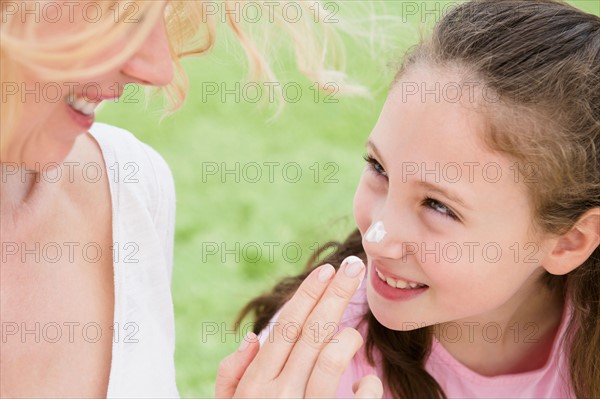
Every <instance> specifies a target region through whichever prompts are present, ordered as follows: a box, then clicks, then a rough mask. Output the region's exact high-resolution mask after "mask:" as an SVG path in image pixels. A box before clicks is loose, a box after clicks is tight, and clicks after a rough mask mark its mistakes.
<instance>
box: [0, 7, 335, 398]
mask: <svg viewBox="0 0 600 399" xmlns="http://www.w3.org/2000/svg"><path fill="white" fill-rule="evenodd" d="M271 3H272V2H271ZM301 3H302V2H301ZM240 5H241V4H240V3H239V2H236V1H229V0H227V1H219V2H215V1H200V0H198V1H176V0H169V1H166V0H160V1H143V0H120V1H92V0H85V1H77V2H74V1H66V0H61V1H51V2H48V1H27V2H24V1H10V0H0V16H1V19H2V23H1V25H0V29H1V31H0V33H1V34H0V64H1V68H0V74H1V82H0V83H1V86H2V104H1V107H0V114H1V117H0V124H1V126H0V131H1V136H0V143H1V145H0V162H1V166H2V183H1V186H0V214H1V217H0V221H1V223H0V236H1V238H2V243H1V244H2V245H1V248H2V249H1V254H2V263H1V268H0V310H1V312H0V318H1V319H2V341H1V343H0V353H1V354H2V355H1V356H0V396H2V397H103V396H111V397H119V398H123V397H145V398H147V397H161V398H165V397H176V396H178V391H177V386H176V382H175V364H174V359H173V352H174V349H175V332H174V320H173V303H172V299H171V272H172V267H173V231H174V224H175V193H174V187H173V179H172V176H171V173H170V170H169V168H168V166H167V165H166V164H165V162H164V160H163V159H162V158H161V157H160V156H159V155H158V154H157V153H156V152H155V151H154V150H152V149H151V148H149V147H148V146H146V145H145V144H143V143H141V142H140V141H138V140H137V139H136V138H135V137H134V136H133V135H131V134H130V133H129V132H126V131H123V130H122V129H119V128H116V127H113V126H107V125H101V124H93V122H94V118H95V109H96V107H98V106H99V104H101V102H102V101H104V100H117V99H118V98H119V97H120V96H121V94H122V92H123V86H124V85H126V84H130V83H133V84H138V85H146V86H154V87H166V90H167V93H168V94H169V95H170V96H169V97H170V99H171V100H172V104H171V105H172V107H173V108H177V106H179V105H181V103H182V101H183V99H184V96H185V90H186V79H185V76H184V74H183V73H182V72H183V70H182V68H181V64H180V61H179V59H180V58H181V57H183V56H186V55H190V54H196V55H200V54H204V53H205V52H206V51H207V50H208V49H210V48H211V47H212V45H213V43H214V40H215V31H216V24H217V22H218V21H219V20H221V21H223V22H226V23H227V25H228V26H229V27H230V28H231V30H232V32H233V34H234V36H235V37H236V38H237V39H239V41H240V43H241V44H242V46H243V48H244V49H245V50H246V53H247V54H248V56H249V63H250V65H252V67H253V71H254V72H255V77H257V76H265V77H270V76H271V75H272V74H271V71H270V69H269V68H268V66H267V64H266V62H265V58H264V57H263V56H262V55H261V53H260V52H259V51H258V50H257V46H256V44H255V42H253V41H252V40H250V37H249V36H248V35H247V29H245V28H244V27H243V24H240V23H238V22H236V21H240V19H239V14H238V15H236V13H235V11H234V12H230V10H236V9H237V10H239V9H240ZM278 5H279V6H283V7H285V6H286V5H289V4H288V3H286V2H278ZM294 5H296V6H300V7H304V8H303V15H304V18H303V19H302V20H301V21H295V22H296V23H290V24H288V23H286V21H285V20H284V18H282V14H281V13H275V14H276V15H275V17H274V18H275V19H274V21H272V22H273V24H274V25H277V26H279V27H281V28H283V31H285V32H287V33H289V34H290V35H291V36H292V37H294V38H297V37H302V39H303V41H302V43H300V41H297V42H295V45H296V46H295V49H296V55H297V57H298V64H299V67H300V68H301V69H302V71H303V72H304V73H306V74H308V75H310V76H311V77H312V78H314V79H315V80H318V81H319V82H321V83H325V82H330V81H331V79H332V77H333V78H335V77H337V78H341V79H342V80H343V77H344V74H340V73H339V71H335V68H331V67H330V66H328V65H327V64H328V62H326V61H327V59H328V58H329V57H328V54H331V53H330V52H329V51H328V46H326V45H322V44H320V43H324V42H328V41H329V42H330V43H331V40H334V37H335V35H334V34H333V30H332V27H331V26H329V27H328V26H327V25H323V24H322V23H323V18H327V16H328V15H327V12H325V10H323V9H318V8H315V5H316V6H317V7H318V6H319V3H316V4H305V3H302V4H300V5H298V4H294ZM253 6H255V7H256V6H260V7H263V10H264V11H268V10H269V9H272V7H273V4H268V2H267V3H264V2H261V3H257V2H253ZM309 7H311V8H309ZM315 9H316V10H318V11H320V12H319V13H318V14H317V15H319V17H318V18H320V20H319V21H318V22H319V23H318V24H317V26H321V27H322V33H323V34H318V35H314V34H313V33H314V32H313V25H314V23H312V22H311V21H314V17H313V15H314V13H312V12H311V10H315ZM217 10H219V12H217ZM278 11H280V10H278ZM266 15H268V14H266ZM328 39H330V40H328ZM334 80H335V79H334ZM249 139H251V138H249ZM109 176H110V178H109Z"/></svg>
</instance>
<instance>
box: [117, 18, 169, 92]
mask: <svg viewBox="0 0 600 399" xmlns="http://www.w3.org/2000/svg"><path fill="white" fill-rule="evenodd" d="M121 71H122V73H124V74H125V75H127V76H128V77H129V78H132V79H134V82H133V83H140V84H145V85H149V86H166V85H167V84H169V83H171V81H172V80H173V61H172V58H171V50H170V46H169V40H168V37H167V32H166V28H165V22H164V18H163V17H162V16H160V17H159V20H158V21H157V22H156V25H155V26H154V28H153V29H152V31H151V32H150V35H149V36H148V37H147V38H146V40H145V41H144V43H143V44H142V46H141V47H140V49H139V50H138V51H137V52H136V53H135V54H134V55H133V56H132V57H131V58H130V59H129V60H128V61H127V63H126V64H125V65H124V66H123V68H122V70H121Z"/></svg>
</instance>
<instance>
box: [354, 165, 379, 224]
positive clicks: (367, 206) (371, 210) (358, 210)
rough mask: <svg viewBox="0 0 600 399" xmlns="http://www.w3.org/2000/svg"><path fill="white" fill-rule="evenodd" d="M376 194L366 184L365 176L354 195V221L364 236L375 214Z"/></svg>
mask: <svg viewBox="0 0 600 399" xmlns="http://www.w3.org/2000/svg"><path fill="white" fill-rule="evenodd" d="M375 204H376V194H375V193H374V192H373V191H372V190H370V188H369V187H368V185H367V184H366V183H365V178H364V176H363V177H362V178H361V180H360V183H359V185H358V188H357V189H356V193H355V195H354V220H355V222H356V225H357V226H358V229H359V230H360V233H361V234H362V235H364V234H365V232H366V231H367V230H368V229H369V226H371V224H372V219H373V216H374V214H375V211H376V210H375Z"/></svg>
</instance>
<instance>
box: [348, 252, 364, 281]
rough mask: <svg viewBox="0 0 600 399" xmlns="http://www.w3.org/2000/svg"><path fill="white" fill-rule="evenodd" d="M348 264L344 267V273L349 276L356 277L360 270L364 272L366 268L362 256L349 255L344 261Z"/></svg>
mask: <svg viewBox="0 0 600 399" xmlns="http://www.w3.org/2000/svg"><path fill="white" fill-rule="evenodd" d="M344 263H346V266H345V267H344V273H346V276H348V277H356V276H358V274H359V273H360V272H362V271H363V270H364V268H365V265H364V263H363V261H362V260H360V258H358V257H356V256H349V257H347V258H346V260H345V261H344Z"/></svg>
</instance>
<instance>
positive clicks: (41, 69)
mask: <svg viewBox="0 0 600 399" xmlns="http://www.w3.org/2000/svg"><path fill="white" fill-rule="evenodd" d="M40 3H41V2H39V1H36V2H30V3H29V4H30V5H31V4H33V6H29V7H30V8H27V9H28V10H30V9H31V8H33V9H37V10H41V7H42V6H41V4H40ZM90 3H94V8H95V13H96V14H97V15H100V16H101V18H99V19H98V20H97V21H93V23H88V24H87V26H85V29H81V28H82V26H81V25H82V24H79V25H77V26H76V27H77V29H78V30H77V31H76V32H66V33H64V34H63V35H62V36H60V37H55V36H58V35H53V36H52V38H51V39H50V38H48V39H46V38H44V37H40V33H39V26H40V24H39V23H34V22H36V21H35V18H33V17H31V16H30V15H27V18H26V19H27V20H26V21H25V22H22V18H23V16H22V12H20V11H22V10H19V9H15V7H17V8H18V7H26V6H25V5H24V4H25V3H23V2H13V1H8V0H0V17H1V18H2V22H1V28H0V63H1V64H2V68H1V72H0V81H1V82H2V86H3V91H4V89H5V87H4V85H5V83H7V82H15V83H16V82H22V73H21V70H22V69H23V68H24V67H26V68H27V69H29V70H31V71H33V72H34V73H35V74H36V75H37V76H39V78H40V79H42V80H45V81H67V80H74V79H86V78H90V77H93V76H98V75H100V74H102V73H105V72H107V71H110V70H111V69H113V68H115V67H117V66H118V65H120V64H122V63H124V62H125V61H126V60H127V59H128V58H130V57H131V56H132V55H133V54H135V52H136V51H137V49H138V48H139V47H140V46H141V45H142V43H143V42H144V40H145V39H146V37H147V35H148V34H149V32H150V31H151V29H152V28H153V26H154V24H155V22H156V21H157V19H158V18H160V17H161V15H162V14H163V6H164V5H165V3H164V2H162V1H144V0H115V1H99V2H90ZM36 4H37V5H36ZM250 4H251V5H252V7H258V10H259V11H260V12H263V13H265V12H266V13H268V15H269V21H268V23H260V24H252V23H251V22H252V21H246V23H244V21H241V20H240V15H239V11H240V9H241V8H242V7H246V6H248V5H250ZM273 4H274V2H268V1H243V0H242V1H240V0H219V1H209V0H194V1H189V0H188V1H186V0H170V1H168V2H167V5H166V8H165V11H164V15H162V17H163V18H164V19H165V25H166V29H167V34H168V38H169V43H170V49H171V56H172V59H173V65H174V69H175V71H176V74H175V77H174V79H173V81H172V82H171V84H170V85H168V86H167V87H165V88H164V91H165V93H166V97H167V100H168V105H167V110H168V111H175V110H176V109H178V108H179V107H180V106H181V105H182V103H183V101H184V99H185V97H186V93H187V90H188V81H187V78H186V76H185V73H184V71H183V68H182V66H181V63H180V59H181V58H183V57H186V56H191V55H202V54H205V53H206V52H207V51H209V50H210V49H211V48H212V47H213V45H214V43H215V40H216V35H217V26H218V24H219V23H222V24H224V25H226V26H227V27H229V28H230V31H231V32H232V33H233V36H234V37H235V38H236V39H237V41H238V42H239V43H240V44H241V46H242V48H243V50H244V52H245V54H246V57H247V60H248V65H249V79H251V80H266V79H268V80H270V81H276V80H277V79H276V76H275V74H274V72H273V70H272V69H271V67H270V65H269V62H268V60H267V57H266V55H265V51H264V50H265V49H263V48H261V47H260V45H259V43H262V45H266V44H267V43H269V42H270V41H272V40H274V39H275V38H276V37H277V38H279V37H281V33H282V32H284V33H285V34H286V35H287V36H289V37H290V38H291V41H292V42H293V45H294V50H295V59H296V64H297V67H298V69H299V71H300V72H301V73H302V74H304V75H305V76H307V77H308V78H309V79H311V80H313V81H315V82H317V83H318V84H319V85H320V87H322V88H325V89H327V87H331V85H328V84H327V83H332V82H333V83H335V87H336V89H338V90H339V91H341V92H345V93H354V94H365V93H366V90H365V89H364V88H363V87H362V86H359V85H355V84H351V83H349V82H348V79H347V76H346V74H345V73H344V69H345V65H344V64H345V60H344V53H343V51H342V47H341V40H340V37H339V35H338V32H336V29H335V28H334V26H332V25H331V24H327V23H326V21H327V19H328V18H331V12H330V11H329V10H328V9H327V8H325V7H323V5H322V4H321V3H320V2H318V1H310V2H309V1H288V0H284V1H280V2H277V3H276V4H277V5H278V7H281V8H285V7H289V6H292V5H293V7H294V8H296V9H299V10H300V12H297V14H298V15H299V16H300V18H294V20H293V21H290V20H289V19H288V18H285V15H284V13H282V12H272V11H273V7H272V6H273ZM46 6H47V5H45V6H44V7H46ZM36 7H37V8H36ZM85 7H86V6H85V5H84V8H85ZM215 10H217V11H218V13H215ZM140 16H141V17H140ZM263 19H267V18H266V17H263ZM86 21H87V22H92V21H88V20H86ZM70 22H71V21H70ZM132 22H135V23H132ZM261 22H262V21H261ZM250 25H254V26H250ZM259 25H260V26H259ZM256 31H258V32H256ZM123 37H126V38H127V43H126V44H125V46H124V48H122V49H121V50H120V51H118V52H116V53H115V54H114V55H113V56H111V57H108V58H106V59H104V60H103V62H101V63H97V64H94V65H86V64H85V62H86V61H88V63H89V60H91V59H95V58H97V57H98V56H101V55H105V54H106V53H107V52H109V51H110V49H111V46H114V44H115V42H117V41H118V40H119V39H122V38H123ZM90 41H93V46H89V45H88V43H89V42H90ZM2 97H3V99H2V104H0V105H1V107H0V108H1V109H0V120H1V121H0V129H1V131H2V132H11V129H13V128H14V127H15V123H16V120H17V119H18V115H19V113H20V111H21V110H20V108H21V107H20V102H19V101H18V98H14V97H13V98H11V99H9V100H8V101H5V98H4V97H6V95H5V94H3V95H2ZM5 137H6V133H5V134H3V135H2V142H3V143H4V141H5Z"/></svg>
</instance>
